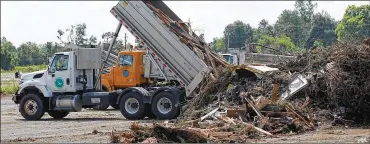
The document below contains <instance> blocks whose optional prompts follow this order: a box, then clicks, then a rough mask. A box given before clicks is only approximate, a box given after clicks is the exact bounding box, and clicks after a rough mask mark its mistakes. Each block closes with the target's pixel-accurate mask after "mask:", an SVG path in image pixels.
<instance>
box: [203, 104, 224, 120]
mask: <svg viewBox="0 0 370 144" xmlns="http://www.w3.org/2000/svg"><path fill="white" fill-rule="evenodd" d="M218 109H220V108H219V107H218V108H216V109H214V110H212V111H211V112H209V113H208V114H206V115H204V116H202V117H201V118H200V121H203V120H204V119H206V118H207V117H209V116H211V115H212V114H214V113H215V112H216V111H218Z"/></svg>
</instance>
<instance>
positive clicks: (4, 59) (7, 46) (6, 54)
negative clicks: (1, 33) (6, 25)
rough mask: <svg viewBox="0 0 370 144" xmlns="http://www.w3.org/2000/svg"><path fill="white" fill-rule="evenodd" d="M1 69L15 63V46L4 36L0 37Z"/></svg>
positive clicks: (9, 67)
mask: <svg viewBox="0 0 370 144" xmlns="http://www.w3.org/2000/svg"><path fill="white" fill-rule="evenodd" d="M0 59H1V69H4V70H9V69H12V68H13V67H14V66H16V65H17V63H18V62H17V60H18V59H17V55H16V48H15V46H13V44H12V43H11V42H10V41H8V40H7V39H6V38H5V37H2V38H1V58H0Z"/></svg>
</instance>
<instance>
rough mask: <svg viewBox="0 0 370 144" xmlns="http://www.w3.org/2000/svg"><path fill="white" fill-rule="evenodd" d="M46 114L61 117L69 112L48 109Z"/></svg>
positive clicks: (56, 117)
mask: <svg viewBox="0 0 370 144" xmlns="http://www.w3.org/2000/svg"><path fill="white" fill-rule="evenodd" d="M48 114H49V115H50V116H51V117H53V118H54V119H62V118H64V117H66V116H67V115H68V114H69V112H66V111H54V110H52V111H48Z"/></svg>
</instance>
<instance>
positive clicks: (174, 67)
mask: <svg viewBox="0 0 370 144" xmlns="http://www.w3.org/2000/svg"><path fill="white" fill-rule="evenodd" d="M110 12H111V13H112V14H113V15H114V16H115V17H116V18H117V19H118V20H119V21H120V23H121V24H122V25H123V26H124V27H125V28H126V29H128V30H129V31H130V32H131V34H133V35H134V36H135V38H136V39H139V40H140V42H141V44H142V45H143V47H144V48H145V49H146V50H147V51H148V54H149V56H151V57H152V60H153V63H156V64H158V66H160V68H161V69H162V70H163V71H169V72H170V73H174V77H175V78H176V80H177V81H178V82H179V83H180V84H181V85H182V86H183V87H185V88H186V95H187V96H189V95H190V94H191V93H192V92H193V90H194V89H195V88H196V86H197V85H198V84H199V83H200V82H201V81H202V80H203V78H204V77H205V74H206V73H208V72H209V68H208V67H207V65H206V64H205V62H203V61H202V60H201V59H200V57H198V56H197V55H196V53H195V52H194V51H192V49H193V48H190V47H189V46H188V45H186V44H184V43H183V41H181V40H180V38H179V37H178V36H177V35H176V34H175V33H174V32H173V31H172V30H171V29H170V28H169V27H167V26H166V25H165V24H163V23H164V22H163V21H162V20H161V18H159V17H158V16H157V15H156V14H155V13H154V12H153V11H152V10H151V9H150V7H148V5H147V4H146V3H144V2H143V1H120V2H119V3H118V4H117V5H116V6H114V7H113V8H112V10H111V11H110Z"/></svg>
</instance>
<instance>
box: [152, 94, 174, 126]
mask: <svg viewBox="0 0 370 144" xmlns="http://www.w3.org/2000/svg"><path fill="white" fill-rule="evenodd" d="M179 108H180V107H179V97H178V96H177V95H173V94H172V93H170V92H166V91H163V92H160V93H158V94H156V95H155V96H154V99H153V101H152V112H153V114H154V115H155V116H157V118H158V119H173V118H176V117H177V115H178V112H179Z"/></svg>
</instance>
